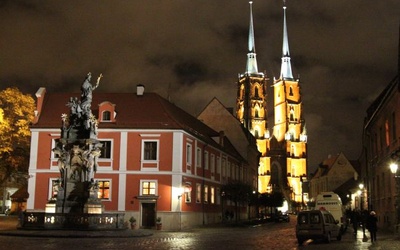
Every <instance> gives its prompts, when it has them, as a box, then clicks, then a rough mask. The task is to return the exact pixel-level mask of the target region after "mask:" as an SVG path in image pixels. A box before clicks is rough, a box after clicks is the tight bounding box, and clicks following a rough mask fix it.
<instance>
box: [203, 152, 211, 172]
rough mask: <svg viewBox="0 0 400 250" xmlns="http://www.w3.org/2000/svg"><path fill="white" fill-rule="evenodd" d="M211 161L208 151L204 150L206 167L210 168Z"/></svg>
mask: <svg viewBox="0 0 400 250" xmlns="http://www.w3.org/2000/svg"><path fill="white" fill-rule="evenodd" d="M209 162H210V161H209V159H208V151H204V169H208V165H209Z"/></svg>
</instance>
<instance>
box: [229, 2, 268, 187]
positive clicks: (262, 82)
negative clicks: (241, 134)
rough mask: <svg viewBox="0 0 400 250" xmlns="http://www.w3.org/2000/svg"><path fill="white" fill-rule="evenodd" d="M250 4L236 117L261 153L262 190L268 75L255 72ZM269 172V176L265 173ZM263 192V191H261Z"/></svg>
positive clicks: (260, 183)
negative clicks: (255, 142)
mask: <svg viewBox="0 0 400 250" xmlns="http://www.w3.org/2000/svg"><path fill="white" fill-rule="evenodd" d="M249 3H250V27H249V39H248V53H247V64H246V71H245V73H243V74H239V79H238V83H237V90H238V92H237V99H236V117H237V118H238V119H239V121H240V122H241V123H242V124H243V126H244V127H245V128H246V129H248V130H249V131H250V133H251V134H252V135H253V136H254V137H255V138H256V140H257V147H258V151H260V153H261V158H260V165H259V170H258V174H259V180H258V189H259V190H264V189H266V187H267V183H268V182H269V172H270V171H269V168H268V169H267V166H269V158H268V157H267V148H268V147H269V145H268V143H269V141H268V138H269V131H268V129H267V89H266V86H267V78H266V76H265V75H264V73H262V72H258V67H257V59H256V49H255V40H254V27H253V10H252V3H253V2H252V1H250V2H249ZM267 173H268V175H267ZM264 192H265V191H264Z"/></svg>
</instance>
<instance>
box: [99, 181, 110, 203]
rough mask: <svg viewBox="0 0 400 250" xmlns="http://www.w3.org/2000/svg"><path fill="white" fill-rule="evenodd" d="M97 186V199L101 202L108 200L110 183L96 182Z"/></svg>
mask: <svg viewBox="0 0 400 250" xmlns="http://www.w3.org/2000/svg"><path fill="white" fill-rule="evenodd" d="M97 183H98V184H99V191H98V192H97V198H99V199H102V200H109V199H110V181H102V180H97Z"/></svg>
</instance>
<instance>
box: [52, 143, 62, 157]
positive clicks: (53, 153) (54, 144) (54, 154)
mask: <svg viewBox="0 0 400 250" xmlns="http://www.w3.org/2000/svg"><path fill="white" fill-rule="evenodd" d="M56 145H57V143H56V140H55V139H52V140H51V158H52V159H58V158H60V156H61V155H60V153H61V150H54V151H53V149H55V148H56ZM57 149H60V148H57Z"/></svg>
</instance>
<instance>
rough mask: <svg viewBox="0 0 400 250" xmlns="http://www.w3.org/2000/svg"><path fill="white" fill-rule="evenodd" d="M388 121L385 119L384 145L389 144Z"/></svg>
mask: <svg viewBox="0 0 400 250" xmlns="http://www.w3.org/2000/svg"><path fill="white" fill-rule="evenodd" d="M389 133H390V132H389V121H388V120H386V121H385V142H386V147H388V146H389V145H390V135H389Z"/></svg>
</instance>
